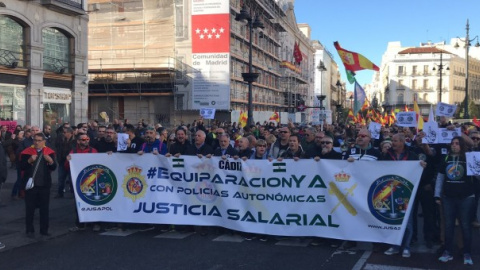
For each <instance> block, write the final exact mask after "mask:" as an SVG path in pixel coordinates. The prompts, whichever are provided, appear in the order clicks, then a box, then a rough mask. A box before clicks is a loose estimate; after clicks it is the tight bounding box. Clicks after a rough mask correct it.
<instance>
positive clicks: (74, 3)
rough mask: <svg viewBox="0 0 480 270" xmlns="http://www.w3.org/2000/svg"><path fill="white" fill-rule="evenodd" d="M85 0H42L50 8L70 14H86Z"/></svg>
mask: <svg viewBox="0 0 480 270" xmlns="http://www.w3.org/2000/svg"><path fill="white" fill-rule="evenodd" d="M84 1H85V0H41V3H42V4H43V5H45V6H47V7H48V8H50V9H52V10H55V11H58V12H61V13H64V14H68V15H84V14H85V10H83V3H84Z"/></svg>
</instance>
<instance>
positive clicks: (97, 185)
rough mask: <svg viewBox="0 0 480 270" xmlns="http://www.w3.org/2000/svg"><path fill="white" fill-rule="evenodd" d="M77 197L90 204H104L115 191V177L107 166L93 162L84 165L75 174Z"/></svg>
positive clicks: (113, 195) (111, 197) (110, 198)
mask: <svg viewBox="0 0 480 270" xmlns="http://www.w3.org/2000/svg"><path fill="white" fill-rule="evenodd" d="M75 185H76V188H77V191H78V192H77V193H78V195H79V197H80V198H81V199H82V200H83V201H84V202H86V203H88V204H90V205H104V204H106V203H108V202H110V201H111V200H112V199H113V197H115V193H116V192H117V178H116V177H115V174H114V173H113V172H112V170H110V169H109V168H108V167H106V166H103V165H100V164H95V165H90V166H88V167H85V168H84V169H83V170H82V171H81V172H80V173H79V174H78V176H77V181H76V184H75Z"/></svg>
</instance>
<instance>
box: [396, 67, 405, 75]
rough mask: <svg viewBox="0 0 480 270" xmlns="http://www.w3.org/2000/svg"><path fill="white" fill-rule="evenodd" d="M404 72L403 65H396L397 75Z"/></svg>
mask: <svg viewBox="0 0 480 270" xmlns="http://www.w3.org/2000/svg"><path fill="white" fill-rule="evenodd" d="M404 74H405V70H404V67H403V66H398V75H404Z"/></svg>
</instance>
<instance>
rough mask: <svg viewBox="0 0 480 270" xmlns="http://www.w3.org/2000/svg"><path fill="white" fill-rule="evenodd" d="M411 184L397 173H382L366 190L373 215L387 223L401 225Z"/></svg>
mask: <svg viewBox="0 0 480 270" xmlns="http://www.w3.org/2000/svg"><path fill="white" fill-rule="evenodd" d="M413 187H414V186H413V184H412V183H411V182H410V181H408V180H407V179H405V178H403V177H401V176H398V175H384V176H382V177H380V178H378V179H377V180H375V181H374V182H373V183H372V185H371V186H370V189H369V191H368V199H367V201H368V207H369V209H370V212H371V213H372V215H373V216H375V217H376V218H377V219H378V220H380V221H381V222H383V223H387V224H389V225H401V224H402V222H403V218H404V217H405V214H406V212H407V209H408V207H409V206H410V205H409V202H410V197H411V195H412V191H413Z"/></svg>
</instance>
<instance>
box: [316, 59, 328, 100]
mask: <svg viewBox="0 0 480 270" xmlns="http://www.w3.org/2000/svg"><path fill="white" fill-rule="evenodd" d="M317 70H318V71H319V72H320V95H317V98H318V100H319V101H320V102H321V100H320V98H319V97H320V96H323V99H322V101H323V100H324V99H325V97H326V96H324V95H323V91H322V89H323V72H324V71H327V67H325V64H324V63H323V61H322V60H320V62H318V66H317ZM320 107H322V104H321V103H320Z"/></svg>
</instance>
